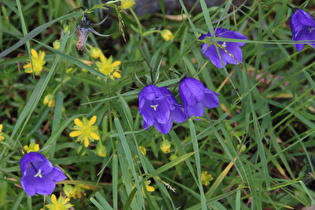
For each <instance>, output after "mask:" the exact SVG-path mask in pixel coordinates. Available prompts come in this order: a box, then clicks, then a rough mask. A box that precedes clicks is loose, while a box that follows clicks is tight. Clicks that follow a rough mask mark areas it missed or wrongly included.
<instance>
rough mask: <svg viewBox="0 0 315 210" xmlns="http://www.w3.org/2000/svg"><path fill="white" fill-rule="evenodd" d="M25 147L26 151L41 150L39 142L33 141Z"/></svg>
mask: <svg viewBox="0 0 315 210" xmlns="http://www.w3.org/2000/svg"><path fill="white" fill-rule="evenodd" d="M23 148H24V150H25V151H26V153H29V152H37V151H38V150H39V144H36V143H34V142H31V143H30V145H29V146H28V145H25V146H24V147H23Z"/></svg>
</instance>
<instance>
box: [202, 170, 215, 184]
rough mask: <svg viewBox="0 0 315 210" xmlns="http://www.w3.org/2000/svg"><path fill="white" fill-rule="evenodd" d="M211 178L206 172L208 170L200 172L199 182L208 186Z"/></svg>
mask: <svg viewBox="0 0 315 210" xmlns="http://www.w3.org/2000/svg"><path fill="white" fill-rule="evenodd" d="M212 179H213V177H212V175H211V174H208V171H203V172H201V182H202V184H203V185H204V186H208V185H209V184H210V181H211V180H212Z"/></svg>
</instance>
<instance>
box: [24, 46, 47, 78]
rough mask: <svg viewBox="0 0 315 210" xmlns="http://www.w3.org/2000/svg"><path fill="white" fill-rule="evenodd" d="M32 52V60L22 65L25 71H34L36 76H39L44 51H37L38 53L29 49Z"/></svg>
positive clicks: (43, 62) (42, 64) (29, 72)
mask: <svg viewBox="0 0 315 210" xmlns="http://www.w3.org/2000/svg"><path fill="white" fill-rule="evenodd" d="M31 54H32V61H31V62H28V63H27V64H26V65H24V66H23V68H24V69H25V72H26V73H28V74H31V73H34V74H35V75H36V76H39V75H40V74H41V72H42V70H43V66H44V65H45V63H46V61H45V60H44V58H45V52H43V51H39V54H38V53H37V51H36V50H34V49H31Z"/></svg>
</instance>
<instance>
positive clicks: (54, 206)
mask: <svg viewBox="0 0 315 210" xmlns="http://www.w3.org/2000/svg"><path fill="white" fill-rule="evenodd" d="M69 201H70V199H69V198H66V197H63V196H60V197H59V198H58V200H57V197H56V196H55V195H54V194H52V195H51V202H52V203H50V204H47V205H45V206H46V207H47V208H48V209H49V210H66V209H69V208H70V207H71V206H73V205H72V204H70V203H68V202H69Z"/></svg>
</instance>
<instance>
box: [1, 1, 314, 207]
mask: <svg viewBox="0 0 315 210" xmlns="http://www.w3.org/2000/svg"><path fill="white" fill-rule="evenodd" d="M160 2H162V1H160ZM179 2H180V3H181V4H182V3H183V0H180V1H179ZM303 2H304V3H303V4H301V5H300V4H299V2H298V1H296V2H292V1H289V0H284V1H279V2H277V3H275V2H274V1H271V0H270V1H268V0H267V1H263V2H261V1H258V0H257V1H253V2H252V4H249V5H247V6H244V7H242V8H241V9H236V8H234V9H233V8H232V9H231V7H230V6H231V4H230V2H227V3H226V4H224V5H222V6H221V7H211V8H206V7H205V3H204V1H203V0H200V4H201V5H202V12H201V13H199V14H191V15H190V14H189V10H186V9H185V8H183V9H182V10H181V11H177V12H178V13H177V14H185V15H187V17H188V19H184V20H183V19H179V20H177V21H174V20H170V19H168V18H167V16H166V14H165V10H164V11H163V12H162V13H161V14H160V15H152V16H148V15H147V16H144V17H138V18H139V19H137V18H135V17H134V16H132V15H131V14H129V15H127V14H125V13H123V12H121V13H120V14H121V16H120V15H118V13H117V12H115V10H114V9H112V11H111V12H110V14H109V17H108V20H106V22H105V23H104V24H102V25H101V26H95V27H94V28H95V30H96V31H98V32H100V33H102V34H111V37H109V38H103V37H98V36H95V35H93V34H90V36H89V39H88V41H87V43H88V44H90V45H92V46H97V47H99V48H100V49H102V50H103V53H104V54H105V56H106V57H109V56H112V57H113V59H114V60H119V61H121V62H122V64H121V66H120V70H121V75H122V78H121V79H116V80H109V79H108V80H104V79H103V78H105V76H104V75H103V74H101V73H99V72H97V71H95V70H94V69H93V68H92V67H89V66H87V65H85V64H84V63H82V62H81V60H92V58H91V57H90V56H89V54H88V52H87V50H84V51H83V52H79V51H77V49H76V47H75V43H76V41H77V38H76V36H75V35H74V36H71V37H70V36H69V35H70V33H71V32H72V31H74V30H75V27H76V25H77V24H78V20H79V19H80V18H81V17H82V11H73V9H75V8H78V7H80V6H83V5H84V6H85V7H86V8H92V7H93V6H95V5H97V4H100V3H101V1H97V0H95V1H92V0H91V1H72V0H67V1H61V0H55V1H47V2H46V1H45V4H44V5H43V4H42V2H41V1H37V0H28V1H25V0H16V1H11V0H3V1H2V3H0V13H1V15H0V49H1V51H2V52H3V51H4V50H6V49H11V50H12V52H10V53H9V54H8V55H6V56H5V57H2V58H0V84H1V86H0V93H1V94H0V123H1V124H3V125H4V128H3V134H2V135H3V136H4V137H5V139H4V140H3V141H0V148H1V149H0V188H1V192H0V208H1V209H40V208H43V207H44V205H45V203H44V196H39V195H37V196H34V197H29V196H27V195H26V194H25V192H24V191H23V190H22V188H21V187H20V186H19V180H20V177H21V174H20V172H19V160H20V159H21V157H22V147H23V146H24V145H29V143H30V142H31V141H35V142H36V143H38V144H39V145H40V148H41V150H40V152H41V153H43V154H44V155H46V156H47V157H48V158H49V160H50V161H51V162H52V163H53V164H55V165H58V166H60V167H61V168H62V169H63V171H64V172H65V173H66V174H67V176H68V177H69V180H67V182H65V183H68V184H78V183H80V184H83V185H86V186H90V187H91V190H85V195H84V196H83V197H82V198H81V199H71V201H70V202H71V203H72V204H73V205H74V207H75V209H82V208H85V209H95V208H96V207H97V208H98V209H112V208H113V209H194V210H195V209H242V210H243V209H267V208H269V209H286V208H294V206H296V205H298V204H300V205H306V206H311V205H315V202H314V197H315V193H314V191H313V190H314V183H313V181H314V179H313V174H314V170H313V165H312V160H313V159H312V155H314V146H315V141H314V136H315V124H314V121H315V117H314V113H315V106H314V104H315V102H314V101H315V100H314V99H315V94H314V93H315V83H314V74H315V71H314V70H315V67H314V62H313V61H314V60H315V53H314V49H313V48H311V47H310V46H306V47H305V48H304V50H303V51H301V52H297V51H296V50H295V49H294V47H293V44H292V41H291V31H290V27H289V17H290V15H291V14H292V10H291V9H290V8H289V7H288V6H287V5H288V4H289V5H291V6H299V7H301V8H305V9H306V11H311V10H312V9H314V8H315V6H314V3H312V1H303ZM118 5H119V4H118ZM164 6H165V7H166V6H167V5H164ZM89 17H90V18H91V20H92V21H93V22H100V21H101V20H102V19H103V18H105V17H106V14H105V13H104V10H102V9H95V10H93V11H92V13H90V14H89ZM122 22H123V23H124V26H123V27H122V28H121V24H120V23H122ZM65 27H68V28H69V30H68V31H67V32H65V30H64V29H65ZM214 27H221V28H227V29H229V30H234V31H239V32H241V33H242V34H244V35H245V36H247V37H248V38H249V39H248V41H247V44H246V45H245V46H244V47H243V48H242V50H243V61H244V62H243V64H242V65H227V66H226V68H224V69H217V68H216V67H215V66H214V65H212V63H211V62H209V60H207V59H206V58H205V57H204V56H203V55H202V53H201V44H202V43H201V42H200V41H198V37H199V35H200V34H202V33H206V32H208V31H210V30H213V28H214ZM164 28H168V29H169V30H171V31H172V32H173V34H174V36H175V37H174V39H173V40H171V41H168V42H165V41H164V40H163V39H162V37H161V36H160V34H159V33H156V32H154V31H153V30H162V29H164ZM121 29H122V30H123V32H124V34H125V39H126V40H124V39H123V35H122V33H121ZM55 40H61V48H60V49H59V50H54V49H53V48H52V43H53V42H54V41H55ZM16 43H20V44H19V45H15V44H16ZM10 47H11V48H10ZM31 48H34V49H36V50H37V51H38V50H43V51H45V52H46V57H45V60H46V62H47V63H46V65H45V69H44V71H43V73H42V74H41V76H40V77H35V76H34V75H32V74H26V73H24V70H23V68H22V66H23V65H24V64H25V63H26V61H27V59H29V58H30V57H29V56H30V49H31ZM70 67H72V68H73V69H74V70H73V72H70V73H68V72H66V70H67V69H68V68H70ZM82 68H85V69H87V70H88V72H85V71H82ZM150 70H152V71H153V77H154V78H155V79H156V80H157V85H158V86H168V87H169V88H170V90H172V91H173V92H175V93H176V92H177V88H178V82H179V80H180V77H179V76H178V74H179V75H181V76H182V75H184V74H186V75H187V76H194V77H195V78H197V79H199V80H201V81H202V82H204V84H206V85H207V87H208V88H209V89H211V90H213V91H215V92H217V93H219V94H220V96H219V98H220V102H221V105H220V107H218V108H216V109H212V110H207V113H208V114H206V115H205V116H204V118H203V119H201V120H200V121H197V120H192V119H190V120H188V121H187V122H185V123H183V124H180V125H175V126H174V129H173V130H172V131H171V132H170V133H169V134H168V135H166V136H165V137H163V136H162V134H160V133H158V132H157V131H156V130H155V129H154V128H150V129H149V130H147V131H146V130H143V129H142V123H141V121H142V118H141V116H140V115H139V113H138V109H137V95H138V93H139V91H140V90H141V89H142V88H143V85H142V84H141V83H140V82H139V81H138V80H137V78H139V80H140V81H142V82H143V83H147V84H148V83H150V80H151V74H150ZM54 91H55V100H56V106H55V107H54V108H50V107H47V106H46V105H44V104H43V98H44V96H45V95H47V94H50V93H52V92H54ZM93 115H96V116H97V123H96V124H97V126H98V128H99V134H100V136H101V139H100V141H102V143H103V145H105V146H106V150H107V156H106V157H99V156H98V155H97V154H96V153H95V146H96V143H97V142H96V141H94V142H93V143H91V144H90V146H89V147H87V148H83V149H81V150H80V148H81V146H82V144H80V143H78V142H75V139H74V138H71V137H69V133H70V132H71V131H72V129H71V128H72V127H73V125H74V124H73V120H74V119H75V118H81V117H82V116H85V117H87V118H90V117H92V116H93ZM164 139H167V140H168V141H169V142H170V143H171V145H172V147H171V151H170V153H168V154H164V153H163V152H162V151H161V150H160V148H159V147H160V144H161V142H162V141H163V140H164ZM140 145H142V146H144V147H145V148H146V150H147V153H146V155H143V154H142V153H141V152H140V151H139V149H138V146H140ZM240 148H242V149H240ZM171 155H172V160H170V157H171ZM313 164H314V162H313ZM203 171H207V172H208V173H209V174H211V175H212V176H213V177H214V179H213V180H212V181H211V183H210V184H209V185H208V186H204V185H203V183H202V180H201V176H200V174H201V172H203ZM147 180H150V181H151V183H150V186H153V187H154V188H155V191H154V192H148V191H147V190H145V189H146V188H145V187H144V186H145V181H147ZM312 185H313V187H312ZM62 186H63V184H59V185H58V186H57V188H56V190H55V194H56V195H57V197H58V196H59V194H60V193H61V192H62ZM173 190H174V191H175V192H173ZM48 200H49V198H48ZM47 203H48V201H47V197H46V204H47Z"/></svg>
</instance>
